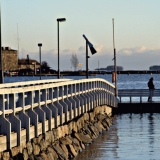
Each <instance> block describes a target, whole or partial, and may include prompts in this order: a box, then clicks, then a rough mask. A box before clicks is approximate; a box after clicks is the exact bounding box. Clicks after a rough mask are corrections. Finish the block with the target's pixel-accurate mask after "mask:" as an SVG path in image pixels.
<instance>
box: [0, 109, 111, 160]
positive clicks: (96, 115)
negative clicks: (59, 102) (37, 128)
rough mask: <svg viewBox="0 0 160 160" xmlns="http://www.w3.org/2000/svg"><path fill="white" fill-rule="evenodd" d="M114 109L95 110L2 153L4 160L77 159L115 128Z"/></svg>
mask: <svg viewBox="0 0 160 160" xmlns="http://www.w3.org/2000/svg"><path fill="white" fill-rule="evenodd" d="M111 113H112V109H111V108H110V107H108V106H100V107H96V108H95V109H94V110H92V111H90V112H88V113H85V114H84V115H82V116H80V117H78V118H76V119H73V120H72V121H70V122H68V123H67V124H64V125H62V126H59V127H57V128H55V129H53V130H52V131H48V132H46V133H45V134H42V135H40V136H39V137H38V138H34V139H32V140H31V141H29V142H27V143H26V144H22V145H21V146H19V147H14V148H12V149H11V150H7V151H4V152H2V153H0V159H2V160H57V159H60V160H67V159H73V158H74V157H75V156H76V155H77V154H78V153H79V152H80V151H82V150H83V149H85V147H86V145H88V144H90V143H92V141H93V140H94V139H95V138H96V137H98V135H99V134H100V133H102V132H103V131H107V130H108V128H109V127H110V125H111V124H112V120H113V117H112V116H111Z"/></svg>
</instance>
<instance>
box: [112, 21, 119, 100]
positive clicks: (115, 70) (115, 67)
mask: <svg viewBox="0 0 160 160" xmlns="http://www.w3.org/2000/svg"><path fill="white" fill-rule="evenodd" d="M112 22H113V48H114V72H115V97H117V96H118V88H117V66H116V48H115V41H114V19H112Z"/></svg>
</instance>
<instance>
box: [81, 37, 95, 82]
mask: <svg viewBox="0 0 160 160" xmlns="http://www.w3.org/2000/svg"><path fill="white" fill-rule="evenodd" d="M83 37H84V39H85V40H86V78H87V79H88V58H90V56H88V46H89V48H90V51H91V53H92V54H95V53H96V52H97V51H96V50H95V49H94V47H93V44H92V43H90V42H89V41H88V39H87V37H86V36H85V35H83Z"/></svg>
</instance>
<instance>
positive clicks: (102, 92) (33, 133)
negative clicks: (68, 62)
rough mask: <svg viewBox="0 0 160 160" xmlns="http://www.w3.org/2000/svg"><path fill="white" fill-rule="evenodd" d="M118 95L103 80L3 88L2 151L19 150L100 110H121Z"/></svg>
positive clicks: (0, 112) (30, 83)
mask: <svg viewBox="0 0 160 160" xmlns="http://www.w3.org/2000/svg"><path fill="white" fill-rule="evenodd" d="M114 92H115V87H114V86H113V85H112V84H111V83H109V82H108V81H106V80H104V79H99V78H93V79H82V80H71V79H65V80H63V79H62V80H40V81H28V82H18V83H17V82H16V83H11V85H10V86H9V84H1V85H0V151H3V150H5V149H10V148H12V147H14V146H19V145H20V144H21V143H23V142H26V141H29V140H31V139H32V138H34V137H38V136H39V135H40V134H42V133H45V132H46V131H49V130H52V129H53V128H55V127H57V126H59V125H62V124H63V123H65V122H68V121H70V120H72V119H73V118H75V117H77V116H80V115H81V114H83V113H85V112H88V111H90V110H91V109H93V108H94V107H96V106H100V105H105V104H106V105H110V106H112V107H117V98H116V97H115V95H114ZM2 138H3V141H1V139H2Z"/></svg>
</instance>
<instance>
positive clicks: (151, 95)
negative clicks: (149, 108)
mask: <svg viewBox="0 0 160 160" xmlns="http://www.w3.org/2000/svg"><path fill="white" fill-rule="evenodd" d="M153 80H154V79H153V77H151V78H150V79H149V81H148V88H149V97H148V102H153V101H152V97H153V91H154V89H155V86H154V84H153Z"/></svg>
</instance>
